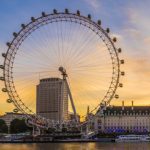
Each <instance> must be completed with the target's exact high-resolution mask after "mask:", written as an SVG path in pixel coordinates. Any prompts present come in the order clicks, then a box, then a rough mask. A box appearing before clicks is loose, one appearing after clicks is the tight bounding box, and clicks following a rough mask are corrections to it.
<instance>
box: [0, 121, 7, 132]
mask: <svg viewBox="0 0 150 150" xmlns="http://www.w3.org/2000/svg"><path fill="white" fill-rule="evenodd" d="M0 133H8V126H7V125H6V122H5V121H4V120H3V119H0Z"/></svg>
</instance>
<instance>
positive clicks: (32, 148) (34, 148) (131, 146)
mask: <svg viewBox="0 0 150 150" xmlns="http://www.w3.org/2000/svg"><path fill="white" fill-rule="evenodd" d="M0 150H150V143H45V144H43V143H42V144H0Z"/></svg>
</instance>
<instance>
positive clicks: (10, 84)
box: [3, 13, 120, 115]
mask: <svg viewBox="0 0 150 150" xmlns="http://www.w3.org/2000/svg"><path fill="white" fill-rule="evenodd" d="M48 17H52V18H51V19H56V20H55V21H67V19H70V21H72V22H75V21H80V24H82V23H83V22H84V21H85V22H86V23H88V24H89V26H90V25H91V28H90V29H91V30H94V29H93V28H95V29H97V31H100V33H102V34H103V35H104V36H105V38H106V39H104V40H108V41H109V44H110V45H109V46H112V49H113V51H111V49H110V48H108V47H107V48H108V50H109V53H110V55H111V60H112V67H113V73H112V80H111V83H110V86H109V88H108V90H107V93H106V94H105V96H104V98H103V99H102V100H101V103H104V102H106V103H107V104H109V103H110V101H111V100H112V98H113V97H114V95H115V92H116V90H117V87H118V84H119V77H120V62H119V56H118V53H117V49H116V47H115V45H114V43H113V41H112V39H111V38H110V36H109V35H108V33H107V32H106V31H105V30H104V29H103V28H102V27H101V26H100V25H98V24H97V23H95V22H94V21H92V20H91V19H89V18H87V17H85V16H81V15H80V16H79V15H77V14H73V13H57V14H54V13H53V14H48V15H46V16H41V17H39V18H36V19H33V18H32V21H31V22H29V23H28V24H27V25H26V26H25V27H24V28H22V29H21V30H20V31H19V32H18V34H17V35H16V36H14V38H13V40H12V42H11V43H10V45H8V49H7V53H6V57H5V60H4V68H5V69H4V73H3V74H4V78H5V87H6V89H7V93H8V96H9V98H10V99H11V100H12V101H13V104H14V105H15V106H16V107H17V109H19V110H20V111H21V112H22V113H24V114H26V115H28V113H27V111H29V112H30V113H33V112H32V110H31V109H30V108H28V107H27V106H26V105H25V104H24V102H23V101H22V100H21V99H20V98H19V95H18V93H17V91H16V89H15V83H14V80H13V70H12V69H13V61H14V60H15V55H16V54H17V51H18V48H19V46H20V45H21V44H22V43H23V41H24V40H25V39H26V38H27V37H28V36H29V35H30V34H32V32H34V31H35V30H36V29H38V28H40V27H42V26H44V25H46V24H48V23H47V22H46V21H48V20H46V19H47V18H48ZM61 17H62V18H63V19H64V20H61V19H62V18H61ZM42 19H44V20H42ZM59 19H60V20H59ZM71 19H75V20H71ZM40 20H42V21H43V22H42V23H41V22H40ZM36 23H39V24H40V23H41V24H40V25H41V26H38V25H39V24H36ZM49 23H52V22H49ZM75 23H78V22H75ZM32 25H33V26H32ZM82 25H83V26H86V24H82ZM34 27H36V28H34ZM92 27H93V28H92ZM27 28H30V29H31V31H30V30H28V31H26V32H24V31H25V30H27ZM22 32H24V34H22ZM93 32H95V30H94V31H93ZM97 34H98V32H97ZM17 38H20V40H18V39H17ZM23 38H24V39H23ZM21 40H22V41H21ZM16 41H18V43H17V42H16ZM20 41H21V42H20ZM19 42H20V43H19ZM104 43H105V42H104ZM105 44H106V43H105ZM107 44H108V43H107ZM15 48H16V52H14V51H15ZM12 49H14V51H13V50H12ZM10 51H12V53H11V54H10ZM111 52H114V53H113V54H112V53H111ZM9 55H10V56H9ZM8 56H9V57H10V58H8ZM12 59H13V61H12ZM7 60H8V62H9V63H8V64H7ZM14 93H15V94H16V96H14ZM15 97H18V99H19V101H18V100H16V98H15ZM19 103H20V104H19ZM101 103H99V104H98V106H97V107H96V108H95V109H98V108H99V107H100V104H101ZM92 111H93V110H92ZM33 114H34V113H33ZM34 115H35V114H34Z"/></svg>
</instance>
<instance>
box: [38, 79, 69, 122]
mask: <svg viewBox="0 0 150 150" xmlns="http://www.w3.org/2000/svg"><path fill="white" fill-rule="evenodd" d="M36 113H37V114H38V115H41V116H43V117H45V118H47V119H50V120H54V121H62V120H67V119H68V89H67V85H66V82H65V81H64V80H63V79H60V78H46V79H41V80H40V83H39V85H37V88H36Z"/></svg>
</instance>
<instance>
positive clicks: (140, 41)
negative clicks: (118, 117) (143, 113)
mask: <svg viewBox="0 0 150 150" xmlns="http://www.w3.org/2000/svg"><path fill="white" fill-rule="evenodd" d="M149 6H150V1H149V0H143V1H141V0H136V1H131V0H126V1H123V0H115V1H114V0H107V1H106V0H74V1H73V0H61V1H58V0H12V1H11V0H1V1H0V53H2V52H6V50H7V47H6V46H5V43H6V42H7V41H10V40H11V39H12V38H13V36H12V33H13V32H15V31H16V32H17V31H18V30H19V29H20V24H21V23H27V22H29V21H30V17H31V16H35V17H38V16H39V15H40V14H41V12H42V11H45V12H47V13H51V12H52V10H53V9H54V8H55V9H57V10H58V11H64V9H65V8H68V9H69V10H70V11H71V12H76V10H77V9H79V10H80V11H81V13H82V14H83V15H86V16H87V14H91V16H92V19H93V20H94V21H97V20H98V19H100V20H102V27H103V28H107V27H109V28H110V30H111V34H113V35H114V36H116V37H117V39H118V42H117V44H116V47H121V48H122V50H123V52H122V54H121V55H120V58H121V59H124V60H125V65H124V66H122V67H121V70H122V71H125V72H126V76H125V77H123V78H122V79H121V82H122V83H123V84H124V87H123V88H122V89H118V90H117V94H119V96H120V98H119V99H117V100H116V99H114V100H112V102H111V104H116V105H120V104H121V101H123V100H124V101H125V105H130V104H131V101H132V100H133V101H134V105H149V106H150V18H149V16H150V9H149ZM0 63H1V64H2V63H3V58H2V57H1V59H0ZM0 74H1V76H2V71H1V72H0ZM3 86H4V85H3V82H1V83H0V88H2V87H3ZM6 99H7V95H6V94H5V93H2V92H0V113H4V112H8V111H11V110H13V108H14V107H13V106H12V105H10V104H7V103H6Z"/></svg>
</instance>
